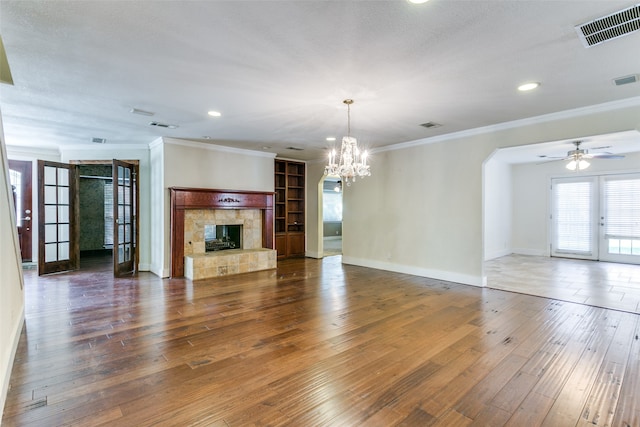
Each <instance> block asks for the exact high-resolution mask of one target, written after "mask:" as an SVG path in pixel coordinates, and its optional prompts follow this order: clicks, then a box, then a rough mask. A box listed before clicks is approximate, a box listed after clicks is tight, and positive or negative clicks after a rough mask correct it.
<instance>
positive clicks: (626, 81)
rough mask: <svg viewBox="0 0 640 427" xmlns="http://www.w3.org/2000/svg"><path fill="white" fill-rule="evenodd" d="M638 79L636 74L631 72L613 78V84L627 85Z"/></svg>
mask: <svg viewBox="0 0 640 427" xmlns="http://www.w3.org/2000/svg"><path fill="white" fill-rule="evenodd" d="M637 81H638V75H637V74H632V75H630V76H624V77H618V78H617V79H613V84H615V85H616V86H622V85H628V84H630V83H636V82H637Z"/></svg>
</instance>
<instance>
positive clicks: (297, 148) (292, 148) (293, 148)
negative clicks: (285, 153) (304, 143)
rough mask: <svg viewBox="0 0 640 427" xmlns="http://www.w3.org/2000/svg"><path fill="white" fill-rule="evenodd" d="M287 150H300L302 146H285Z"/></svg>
mask: <svg viewBox="0 0 640 427" xmlns="http://www.w3.org/2000/svg"><path fill="white" fill-rule="evenodd" d="M287 150H293V151H302V150H304V148H300V147H287Z"/></svg>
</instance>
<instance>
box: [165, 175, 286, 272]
mask: <svg viewBox="0 0 640 427" xmlns="http://www.w3.org/2000/svg"><path fill="white" fill-rule="evenodd" d="M169 191H170V196H171V277H183V276H186V277H187V278H189V279H193V280H196V279H204V278H207V277H215V276H219V275H228V274H236V273H244V272H249V271H257V270H265V269H270V268H276V256H277V255H276V251H275V249H274V248H273V244H274V234H273V197H274V195H273V193H266V192H243V191H232V190H213V189H202V188H178V187H172V188H170V189H169ZM210 224H215V225H231V224H242V225H243V235H242V239H243V248H242V249H232V250H225V251H216V252H205V243H204V226H205V225H210Z"/></svg>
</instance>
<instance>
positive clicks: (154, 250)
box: [149, 138, 169, 277]
mask: <svg viewBox="0 0 640 427" xmlns="http://www.w3.org/2000/svg"><path fill="white" fill-rule="evenodd" d="M149 165H150V171H149V182H150V183H151V188H150V191H149V201H150V204H151V206H152V207H153V209H152V210H151V217H150V228H151V230H152V233H151V236H150V244H151V266H150V271H151V272H152V273H154V274H156V275H158V276H160V277H167V276H168V275H169V273H168V270H167V272H165V271H163V270H164V264H163V262H164V252H165V248H164V242H165V235H164V209H162V207H163V206H164V198H165V196H164V193H165V185H164V146H163V142H162V138H158V139H157V140H155V141H154V142H152V143H151V144H150V145H149ZM167 241H168V240H167Z"/></svg>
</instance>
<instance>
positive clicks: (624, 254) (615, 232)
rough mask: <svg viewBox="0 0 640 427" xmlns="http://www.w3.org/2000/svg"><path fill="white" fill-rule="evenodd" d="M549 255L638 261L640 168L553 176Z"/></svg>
mask: <svg viewBox="0 0 640 427" xmlns="http://www.w3.org/2000/svg"><path fill="white" fill-rule="evenodd" d="M551 255H552V256H560V257H569V258H581V259H592V260H601V261H611V262H624V263H632V264H640V174H617V175H603V176H583V177H572V178H555V179H552V180H551Z"/></svg>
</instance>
